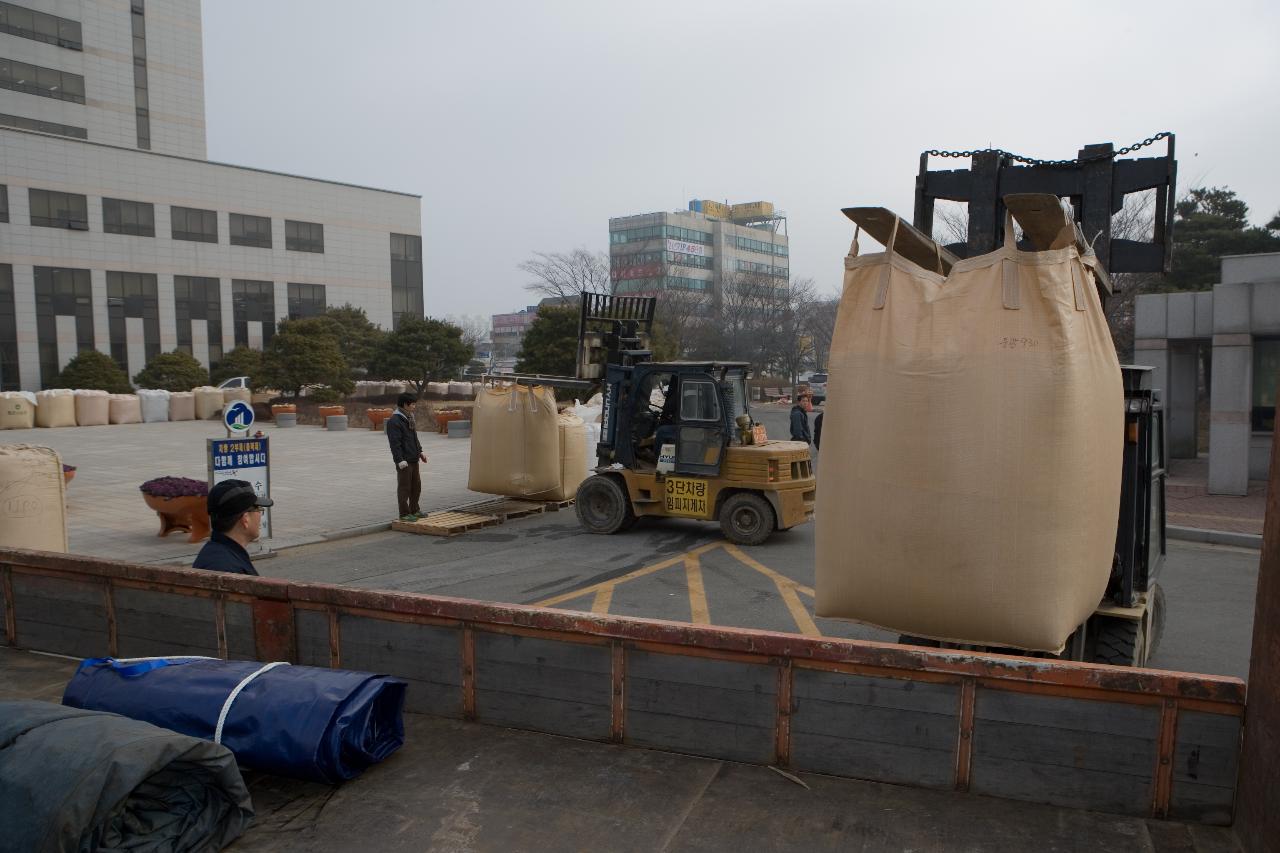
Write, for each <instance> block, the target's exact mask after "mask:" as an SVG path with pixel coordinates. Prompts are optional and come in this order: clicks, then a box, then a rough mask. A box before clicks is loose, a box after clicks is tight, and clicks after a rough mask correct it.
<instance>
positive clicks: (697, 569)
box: [684, 554, 711, 625]
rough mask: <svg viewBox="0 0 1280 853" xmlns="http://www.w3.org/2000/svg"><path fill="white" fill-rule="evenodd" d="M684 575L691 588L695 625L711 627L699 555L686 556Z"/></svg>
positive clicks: (691, 614)
mask: <svg viewBox="0 0 1280 853" xmlns="http://www.w3.org/2000/svg"><path fill="white" fill-rule="evenodd" d="M684 574H685V579H686V581H687V584H686V585H687V586H688V587H689V615H690V621H692V622H693V624H695V625H710V624H711V616H710V614H709V612H708V610H707V591H706V589H705V588H704V587H703V586H702V564H701V562H700V561H699V560H698V555H697V554H686V555H685V558H684Z"/></svg>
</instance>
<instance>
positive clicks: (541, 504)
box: [454, 498, 547, 521]
mask: <svg viewBox="0 0 1280 853" xmlns="http://www.w3.org/2000/svg"><path fill="white" fill-rule="evenodd" d="M454 511H455V512H462V511H465V512H474V513H479V514H481V515H496V516H497V517H498V518H499V519H501V520H502V521H510V520H511V519H513V518H524V517H525V516H526V515H538V514H539V513H543V512H546V511H547V505H546V502H545V501H522V500H517V499H514V498H498V499H497V500H492V501H485V502H484V503H479V504H472V505H470V506H467V507H465V508H464V507H458V508H457V509H456V510H454Z"/></svg>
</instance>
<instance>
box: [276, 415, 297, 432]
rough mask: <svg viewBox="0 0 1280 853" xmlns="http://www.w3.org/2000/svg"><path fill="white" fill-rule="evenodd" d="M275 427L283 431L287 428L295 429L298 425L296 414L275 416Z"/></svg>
mask: <svg viewBox="0 0 1280 853" xmlns="http://www.w3.org/2000/svg"><path fill="white" fill-rule="evenodd" d="M275 422H276V426H278V427H280V428H282V429H284V428H288V427H296V426H297V425H298V413H297V412H280V413H279V414H277V415H275Z"/></svg>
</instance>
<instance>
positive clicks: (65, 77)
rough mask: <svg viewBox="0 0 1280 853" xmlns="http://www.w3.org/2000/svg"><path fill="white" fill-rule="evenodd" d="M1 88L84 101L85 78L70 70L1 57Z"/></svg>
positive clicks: (62, 99)
mask: <svg viewBox="0 0 1280 853" xmlns="http://www.w3.org/2000/svg"><path fill="white" fill-rule="evenodd" d="M0 89H12V90H13V91H15V92H26V93H27V94H29V95H39V96H41V97H42V98H56V99H57V100H59V101H74V102H75V103H77V104H83V103H84V78H83V77H81V76H80V75H79V74H72V73H71V72H70V71H59V70H58V69H56V68H42V67H41V66H39V65H29V64H28V63H26V62H17V61H15V60H12V59H0Z"/></svg>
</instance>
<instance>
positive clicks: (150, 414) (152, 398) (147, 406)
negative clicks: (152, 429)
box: [138, 388, 169, 424]
mask: <svg viewBox="0 0 1280 853" xmlns="http://www.w3.org/2000/svg"><path fill="white" fill-rule="evenodd" d="M138 403H139V404H140V405H141V406H142V422H143V423H145V424H155V423H163V422H164V421H167V420H169V392H168V391H163V390H156V389H150V388H142V389H139V391H138Z"/></svg>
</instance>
